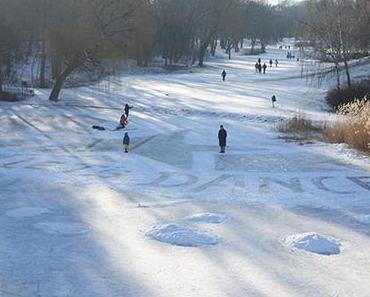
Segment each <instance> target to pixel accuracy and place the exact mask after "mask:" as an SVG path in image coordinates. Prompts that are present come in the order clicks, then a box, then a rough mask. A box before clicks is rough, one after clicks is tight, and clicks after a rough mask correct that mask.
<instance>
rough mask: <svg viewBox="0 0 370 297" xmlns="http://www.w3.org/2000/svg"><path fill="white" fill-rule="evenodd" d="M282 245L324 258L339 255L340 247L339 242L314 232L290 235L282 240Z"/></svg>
mask: <svg viewBox="0 0 370 297" xmlns="http://www.w3.org/2000/svg"><path fill="white" fill-rule="evenodd" d="M284 243H285V244H286V245H287V246H288V247H290V248H291V249H298V250H304V251H306V252H311V253H315V254H319V255H326V256H330V255H337V254H339V253H340V247H341V243H340V242H339V240H337V239H335V238H333V237H331V236H328V235H323V234H319V233H314V232H309V233H301V234H294V235H290V236H288V237H286V238H285V239H284Z"/></svg>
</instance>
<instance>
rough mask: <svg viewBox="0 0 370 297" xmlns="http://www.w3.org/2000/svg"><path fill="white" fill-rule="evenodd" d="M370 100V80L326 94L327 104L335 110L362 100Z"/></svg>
mask: <svg viewBox="0 0 370 297" xmlns="http://www.w3.org/2000/svg"><path fill="white" fill-rule="evenodd" d="M364 97H365V98H367V99H370V80H363V81H361V82H358V83H354V84H353V85H352V87H351V88H348V87H346V88H339V89H332V90H330V91H328V92H327V94H326V102H327V103H328V105H329V106H330V107H331V108H333V109H334V110H338V108H339V107H340V106H341V105H343V104H347V103H349V102H353V101H355V100H356V99H360V98H364Z"/></svg>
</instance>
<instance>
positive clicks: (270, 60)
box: [270, 59, 272, 67]
mask: <svg viewBox="0 0 370 297" xmlns="http://www.w3.org/2000/svg"><path fill="white" fill-rule="evenodd" d="M270 67H272V59H270Z"/></svg>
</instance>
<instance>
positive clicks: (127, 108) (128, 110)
mask: <svg viewBox="0 0 370 297" xmlns="http://www.w3.org/2000/svg"><path fill="white" fill-rule="evenodd" d="M131 108H133V106H130V105H128V104H127V103H126V104H125V115H126V118H128V114H129V113H130V109H131Z"/></svg>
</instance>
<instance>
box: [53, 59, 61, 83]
mask: <svg viewBox="0 0 370 297" xmlns="http://www.w3.org/2000/svg"><path fill="white" fill-rule="evenodd" d="M61 72H62V61H61V59H60V57H58V56H57V55H55V54H53V55H52V56H51V73H52V79H57V78H58V76H59V74H60V73H61Z"/></svg>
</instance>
